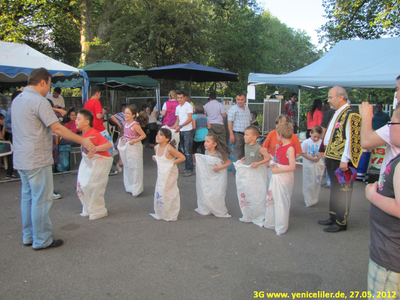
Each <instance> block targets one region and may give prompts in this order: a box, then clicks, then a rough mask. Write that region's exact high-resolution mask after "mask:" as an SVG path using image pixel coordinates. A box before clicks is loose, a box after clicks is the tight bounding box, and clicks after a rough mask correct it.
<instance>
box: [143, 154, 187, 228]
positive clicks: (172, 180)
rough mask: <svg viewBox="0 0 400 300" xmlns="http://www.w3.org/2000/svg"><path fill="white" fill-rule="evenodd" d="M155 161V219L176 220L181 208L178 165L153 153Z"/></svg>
mask: <svg viewBox="0 0 400 300" xmlns="http://www.w3.org/2000/svg"><path fill="white" fill-rule="evenodd" d="M153 157H155V159H156V162H157V182H156V189H155V191H154V214H150V215H151V216H152V217H153V218H155V219H157V220H165V221H176V220H177V219H178V215H179V210H180V208H181V199H180V196H179V189H178V175H179V172H178V167H177V166H176V164H174V161H173V160H170V159H166V158H163V157H158V156H157V155H154V156H153Z"/></svg>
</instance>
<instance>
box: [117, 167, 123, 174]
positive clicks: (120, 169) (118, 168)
mask: <svg viewBox="0 0 400 300" xmlns="http://www.w3.org/2000/svg"><path fill="white" fill-rule="evenodd" d="M116 169H117V172H119V173H121V172H122V168H121V166H120V165H117V166H116Z"/></svg>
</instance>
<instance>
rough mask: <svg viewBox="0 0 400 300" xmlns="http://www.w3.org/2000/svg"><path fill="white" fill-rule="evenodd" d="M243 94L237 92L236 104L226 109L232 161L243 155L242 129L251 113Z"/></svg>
mask: <svg viewBox="0 0 400 300" xmlns="http://www.w3.org/2000/svg"><path fill="white" fill-rule="evenodd" d="M245 103H246V96H245V95H244V94H237V96H236V105H234V106H233V107H231V108H230V109H229V111H228V129H229V141H230V142H231V143H232V144H233V156H234V161H238V160H239V159H241V158H242V157H244V145H245V142H244V130H245V129H246V127H247V126H250V121H251V115H250V110H249V108H248V107H247V106H245Z"/></svg>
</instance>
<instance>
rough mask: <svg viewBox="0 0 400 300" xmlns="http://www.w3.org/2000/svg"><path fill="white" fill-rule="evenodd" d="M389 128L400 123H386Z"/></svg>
mask: <svg viewBox="0 0 400 300" xmlns="http://www.w3.org/2000/svg"><path fill="white" fill-rule="evenodd" d="M386 124H387V125H388V126H389V127H390V126H392V125H399V124H400V123H395V122H387V123H386Z"/></svg>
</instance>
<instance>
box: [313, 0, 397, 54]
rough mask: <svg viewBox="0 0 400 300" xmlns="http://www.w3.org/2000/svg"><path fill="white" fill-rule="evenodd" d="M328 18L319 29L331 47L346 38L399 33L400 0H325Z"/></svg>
mask: <svg viewBox="0 0 400 300" xmlns="http://www.w3.org/2000/svg"><path fill="white" fill-rule="evenodd" d="M323 6H324V8H325V13H326V15H325V17H326V18H327V19H328V21H327V22H326V23H325V25H323V26H322V27H321V29H320V30H319V34H320V42H325V47H327V48H329V47H331V46H333V45H334V44H335V43H337V42H339V41H340V40H343V39H354V38H360V39H377V38H380V37H383V36H398V35H399V34H400V10H399V7H400V0H323Z"/></svg>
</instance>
